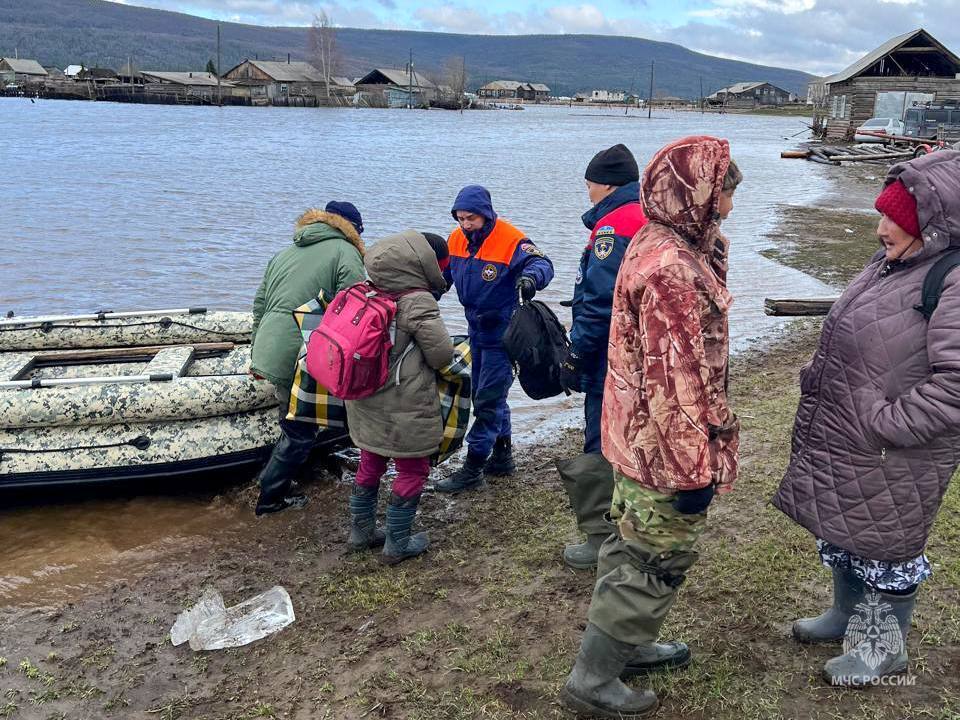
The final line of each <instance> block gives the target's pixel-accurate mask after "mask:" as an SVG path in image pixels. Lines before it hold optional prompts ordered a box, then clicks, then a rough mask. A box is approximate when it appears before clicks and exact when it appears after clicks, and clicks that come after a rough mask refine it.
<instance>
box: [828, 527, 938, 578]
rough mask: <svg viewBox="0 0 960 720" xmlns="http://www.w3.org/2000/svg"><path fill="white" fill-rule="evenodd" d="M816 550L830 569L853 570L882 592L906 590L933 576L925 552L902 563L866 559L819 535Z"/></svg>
mask: <svg viewBox="0 0 960 720" xmlns="http://www.w3.org/2000/svg"><path fill="white" fill-rule="evenodd" d="M817 552H818V553H820V562H822V563H823V564H824V565H826V566H827V567H828V568H840V569H850V570H853V573H854V574H855V575H856V576H857V577H859V578H860V579H861V580H863V582H864V583H866V584H867V586H868V587H871V588H873V589H875V590H880V591H883V590H907V589H908V588H911V587H913V586H914V585H919V584H920V583H922V582H923V581H924V580H926V579H927V578H928V577H930V576H931V575H933V569H932V568H931V567H930V561H929V560H928V559H927V556H926V555H921V556H920V557H917V558H914V559H913V560H904V561H902V562H886V561H884V560H867V559H866V558H862V557H860V556H859V555H854V554H853V553H852V552H850V551H849V550H844V549H843V548H841V547H837V546H836V545H832V544H830V543H828V542H827V541H826V540H821V539H820V538H817Z"/></svg>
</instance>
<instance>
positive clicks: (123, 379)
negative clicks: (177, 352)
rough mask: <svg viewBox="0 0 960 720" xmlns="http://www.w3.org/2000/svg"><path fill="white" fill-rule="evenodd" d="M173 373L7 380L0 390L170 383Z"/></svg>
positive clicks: (0, 386) (0, 384)
mask: <svg viewBox="0 0 960 720" xmlns="http://www.w3.org/2000/svg"><path fill="white" fill-rule="evenodd" d="M174 377H175V376H174V374H173V373H168V372H167V373H153V374H151V375H114V376H109V377H106V376H105V377H88V378H50V379H44V378H33V379H32V380H7V381H6V382H0V390H18V389H24V390H25V389H31V390H32V389H35V388H51V387H76V386H80V385H105V384H107V383H110V384H115V385H135V384H137V383H151V382H171V381H172V380H173V379H174Z"/></svg>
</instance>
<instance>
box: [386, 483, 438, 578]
mask: <svg viewBox="0 0 960 720" xmlns="http://www.w3.org/2000/svg"><path fill="white" fill-rule="evenodd" d="M419 504H420V496H419V495H415V496H414V497H412V498H402V497H400V496H399V495H394V494H391V495H390V500H388V501H387V533H386V534H387V540H386V543H384V546H383V554H382V555H381V556H380V561H381V562H383V563H386V564H387V565H396V564H397V563H399V562H403V561H404V560H406V559H407V558H412V557H416V556H417V555H420V554H421V553H422V552H423V551H424V550H426V549H427V546H429V545H430V539H429V538H428V537H427V534H426V533H425V532H421V533H417V534H416V535H411V534H410V528H411V527H412V526H413V519H414V517H416V515H417V506H418V505H419Z"/></svg>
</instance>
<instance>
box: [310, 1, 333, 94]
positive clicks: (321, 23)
mask: <svg viewBox="0 0 960 720" xmlns="http://www.w3.org/2000/svg"><path fill="white" fill-rule="evenodd" d="M307 51H308V53H309V55H310V60H311V62H312V64H313V66H314V67H316V68H317V69H318V70H319V71H320V74H321V75H322V76H323V82H324V85H326V89H327V99H329V98H330V78H331V77H333V75H334V73H335V72H336V65H337V60H338V55H337V32H336V30H335V29H334V27H333V20H331V19H330V16H329V15H327V12H326V10H321V11H320V12H318V13H317V14H316V15H314V16H313V24H312V25H311V26H310V30H309V31H308V36H307Z"/></svg>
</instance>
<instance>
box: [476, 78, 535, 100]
mask: <svg viewBox="0 0 960 720" xmlns="http://www.w3.org/2000/svg"><path fill="white" fill-rule="evenodd" d="M523 87H524V84H523V83H522V82H518V81H517V80H494V81H493V82H488V83H487V84H486V85H484V86H483V87H481V88H480V89H479V90H477V96H478V97H482V98H494V99H496V100H515V99H518V98H522V97H523V94H522V93H523V90H522V88H523Z"/></svg>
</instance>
